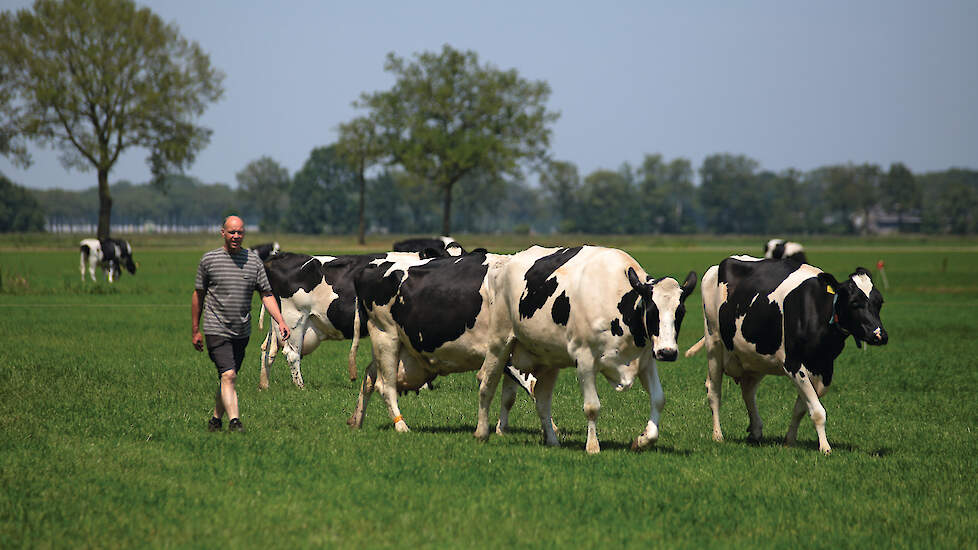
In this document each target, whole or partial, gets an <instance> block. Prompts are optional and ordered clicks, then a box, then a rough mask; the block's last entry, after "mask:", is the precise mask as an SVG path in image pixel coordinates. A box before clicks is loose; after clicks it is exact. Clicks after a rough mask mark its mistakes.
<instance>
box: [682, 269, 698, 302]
mask: <svg viewBox="0 0 978 550" xmlns="http://www.w3.org/2000/svg"><path fill="white" fill-rule="evenodd" d="M695 289H696V272H695V271H690V272H689V275H686V282H684V283H683V295H682V296H681V297H680V299H681V300H685V299H686V297H687V296H689V295H690V294H692V293H693V290H695Z"/></svg>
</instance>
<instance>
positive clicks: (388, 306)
mask: <svg viewBox="0 0 978 550" xmlns="http://www.w3.org/2000/svg"><path fill="white" fill-rule="evenodd" d="M507 260H508V256H501V255H497V254H488V253H486V251H485V250H482V249H479V250H476V251H473V252H472V253H469V254H466V255H464V256H460V257H457V258H437V259H410V260H392V259H390V258H388V259H378V260H374V261H372V262H370V263H369V264H368V265H367V266H366V267H364V268H363V270H362V271H361V272H360V273H358V274H357V275H356V277H355V280H354V284H355V286H356V291H357V299H358V301H359V308H358V309H359V315H361V316H362V317H364V318H366V319H368V322H367V332H368V334H369V335H370V341H371V348H372V352H373V361H372V362H371V363H370V365H369V366H368V367H367V370H366V372H365V374H364V377H363V383H362V385H361V389H360V395H359V397H358V399H357V404H356V408H355V409H354V412H353V415H352V416H351V417H350V419H349V421H348V423H349V425H350V426H351V427H352V428H360V427H361V426H362V425H363V419H364V417H365V415H366V408H367V403H368V402H369V400H370V396H371V394H372V393H373V392H374V391H375V390H376V391H378V392H379V393H380V394H381V396H382V397H383V399H384V401H385V403H386V404H387V409H388V413H389V414H390V418H391V419H392V420H393V422H394V428H395V429H396V430H397V431H398V432H407V431H410V429H409V428H408V425H407V423H406V422H405V421H404V417H403V416H402V415H401V411H400V408H399V407H398V404H397V396H398V393H399V392H402V391H405V390H413V389H417V388H420V387H421V386H422V385H424V384H426V383H428V382H430V381H431V380H432V379H434V378H435V377H436V376H439V375H446V374H450V373H456V372H464V371H474V370H477V369H479V367H481V366H482V363H483V360H484V359H485V355H486V337H487V335H488V334H487V330H488V328H489V318H488V317H489V301H488V292H489V290H488V288H487V282H486V274H487V272H488V271H489V270H490V269H491V267H492V266H494V265H497V264H501V263H504V262H506V261H507ZM356 345H357V339H356V338H355V339H354V348H353V350H351V358H352V356H353V355H354V353H355V347H356ZM510 374H511V376H507V378H506V381H505V382H504V384H503V392H504V393H503V406H502V407H501V411H500V416H499V423H498V425H497V427H496V429H497V432H499V433H503V432H504V431H505V430H506V427H507V424H508V419H509V409H510V407H512V405H513V402H514V400H515V394H516V388H517V387H519V386H517V382H519V383H520V385H522V386H523V387H524V389H526V390H527V391H531V384H532V382H531V381H530V380H527V377H525V376H523V377H520V376H519V374H520V373H513V372H511V373H510ZM513 375H516V376H513Z"/></svg>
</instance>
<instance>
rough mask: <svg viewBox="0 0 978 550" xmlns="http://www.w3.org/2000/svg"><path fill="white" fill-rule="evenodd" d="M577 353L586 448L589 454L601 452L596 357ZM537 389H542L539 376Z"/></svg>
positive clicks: (599, 403) (599, 402) (578, 381)
mask: <svg viewBox="0 0 978 550" xmlns="http://www.w3.org/2000/svg"><path fill="white" fill-rule="evenodd" d="M576 355H577V383H578V384H579V385H580V386H581V396H582V397H583V398H584V406H583V409H584V416H585V417H586V418H587V443H586V444H585V445H584V450H585V451H587V452H588V454H597V453H599V452H601V445H600V444H599V443H598V413H600V412H601V400H600V399H598V388H597V386H596V385H595V374H596V373H595V369H594V357H592V356H591V354H590V353H587V352H584V353H578V354H576ZM537 391H538V392H539V391H540V379H539V378H537Z"/></svg>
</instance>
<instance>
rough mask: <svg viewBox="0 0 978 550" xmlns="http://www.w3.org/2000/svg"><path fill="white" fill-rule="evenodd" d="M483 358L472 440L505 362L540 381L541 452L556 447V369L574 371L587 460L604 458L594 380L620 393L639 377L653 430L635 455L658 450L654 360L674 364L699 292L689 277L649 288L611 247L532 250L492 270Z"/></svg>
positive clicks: (482, 431) (651, 282)
mask: <svg viewBox="0 0 978 550" xmlns="http://www.w3.org/2000/svg"><path fill="white" fill-rule="evenodd" d="M489 277H490V285H489V286H490V289H491V292H492V294H491V297H490V302H491V303H492V312H491V313H492V314H491V326H490V328H489V344H488V348H489V349H488V353H487V354H486V360H485V363H484V364H483V366H482V369H481V371H480V372H479V379H480V380H481V384H480V388H479V415H478V425H477V427H476V431H475V436H476V437H477V438H479V439H483V440H484V439H486V438H488V437H489V425H488V420H489V416H488V411H489V406H490V404H491V402H492V398H493V394H494V393H495V388H496V384H497V383H498V381H499V377H500V374H501V372H502V367H503V365H505V364H506V360H507V359H510V360H511V361H512V365H513V367H515V368H517V369H518V370H520V371H521V372H530V373H532V374H534V375H535V376H536V378H537V383H536V393H535V396H536V400H537V401H536V404H537V413H538V415H539V416H540V422H541V424H540V425H541V427H542V428H543V432H544V436H545V438H546V444H547V445H559V441H558V440H557V436H556V434H555V433H554V431H553V430H552V429H551V423H550V422H549V420H548V419H549V417H550V408H551V400H552V397H553V389H554V384H555V382H556V380H557V373H558V371H559V369H562V368H565V367H576V370H577V378H578V381H579V382H580V386H581V393H582V394H583V397H584V414H585V416H586V417H587V444H586V447H585V449H586V450H587V452H588V453H597V452H599V451H600V445H599V443H598V437H597V425H596V420H597V417H598V412H599V410H600V408H601V403H600V401H599V400H598V393H597V389H596V387H595V378H596V376H597V374H598V373H599V372H600V373H601V374H603V375H604V376H605V377H606V378H608V380H609V381H610V382H611V383H612V384H613V385H614V386H615V387H616V389H618V390H624V389H627V388H629V387H630V386H631V385H632V383H634V381H635V378H636V377H637V378H638V379H639V380H640V381H641V382H642V386H643V387H644V388H645V389H646V391H647V392H648V393H649V421H648V423H647V424H646V426H645V429H644V430H643V431H642V433H641V434H640V435H639V436H638V437H637V438H636V439H635V441H634V442H633V444H632V446H633V448H643V447H646V446H648V445H649V444H652V443H655V442H656V441H657V440H658V437H659V417H660V413H661V411H662V407H663V404H664V402H665V400H664V397H663V393H662V385H661V384H660V382H659V375H658V372H657V368H656V360H660V361H674V360H675V359H676V356H677V355H678V349H677V345H676V338H677V335H678V334H679V329H680V325H681V324H682V320H683V316H684V314H685V306H684V305H683V304H684V302H685V300H686V297H687V296H689V293H690V292H692V291H693V289H694V288H695V287H696V273H695V272H692V271H691V272H689V274H688V276H687V277H686V280H685V282H684V283H683V284H682V285H680V284H679V283H678V282H677V281H676V280H675V279H673V278H671V277H663V278H661V279H654V278H652V277H650V276H649V275H647V274H646V272H645V270H643V269H642V266H640V265H639V264H638V262H636V261H635V259H633V258H632V257H631V256H629V255H628V254H626V253H625V252H623V251H621V250H617V249H613V248H601V247H596V246H577V247H573V248H543V247H539V246H534V247H532V248H529V249H527V250H525V251H523V252H519V253H517V254H515V255H513V256H512V257H511V259H510V260H509V261H508V262H506V263H501V264H499V265H497V266H494V268H493V269H492V270H491V272H490V274H489Z"/></svg>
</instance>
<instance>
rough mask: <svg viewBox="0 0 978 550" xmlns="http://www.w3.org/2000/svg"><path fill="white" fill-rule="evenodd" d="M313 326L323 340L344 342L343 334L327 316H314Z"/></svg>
mask: <svg viewBox="0 0 978 550" xmlns="http://www.w3.org/2000/svg"><path fill="white" fill-rule="evenodd" d="M311 320H312V324H313V326H314V327H315V328H316V331H317V332H318V333H319V335H320V339H322V340H344V339H345V337H344V336H343V332H342V331H340V330H339V329H338V328H336V327H335V326H333V323H330V322H329V319H328V318H326V317H325V316H322V317H321V316H319V315H313V316H312V317H311Z"/></svg>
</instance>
